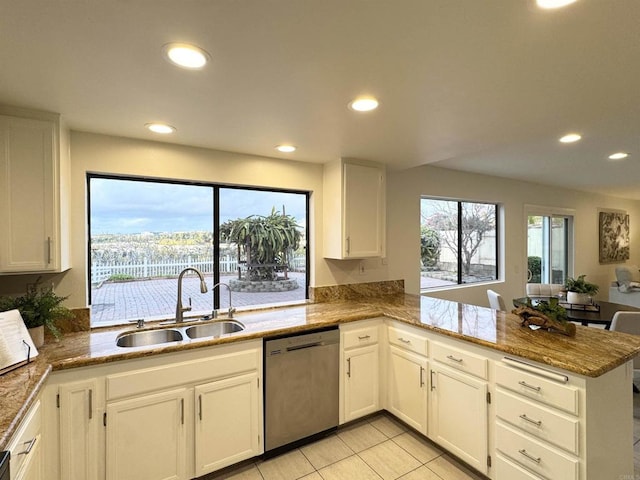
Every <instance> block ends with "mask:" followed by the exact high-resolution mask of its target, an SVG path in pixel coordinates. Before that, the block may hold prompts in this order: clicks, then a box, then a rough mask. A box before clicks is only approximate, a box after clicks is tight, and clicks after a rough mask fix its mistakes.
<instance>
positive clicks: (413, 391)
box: [387, 345, 428, 435]
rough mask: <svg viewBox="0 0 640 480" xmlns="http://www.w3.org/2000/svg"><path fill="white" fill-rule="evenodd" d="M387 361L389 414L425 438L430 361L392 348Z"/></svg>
mask: <svg viewBox="0 0 640 480" xmlns="http://www.w3.org/2000/svg"><path fill="white" fill-rule="evenodd" d="M388 358H389V363H388V382H389V383H388V385H387V391H388V395H389V399H388V410H389V411H390V412H391V413H392V414H394V415H395V416H396V417H398V418H399V419H400V420H402V421H403V422H405V423H406V424H407V425H410V426H411V427H413V428H415V429H416V430H417V431H419V432H420V433H423V434H425V435H426V434H427V383H426V377H427V371H428V362H427V359H426V358H425V357H423V356H421V355H417V354H415V353H412V352H409V351H407V350H403V349H401V348H398V347H395V346H393V345H391V346H390V347H389V357H388Z"/></svg>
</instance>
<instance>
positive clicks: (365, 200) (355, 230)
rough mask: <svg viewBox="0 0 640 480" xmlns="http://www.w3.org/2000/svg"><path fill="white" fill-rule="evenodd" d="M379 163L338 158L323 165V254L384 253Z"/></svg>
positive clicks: (339, 256) (382, 182)
mask: <svg viewBox="0 0 640 480" xmlns="http://www.w3.org/2000/svg"><path fill="white" fill-rule="evenodd" d="M385 185H386V173H385V169H384V166H383V165H379V164H375V163H370V162H363V161H359V160H351V159H341V160H338V161H336V162H330V163H327V164H325V166H324V188H323V195H324V199H323V206H324V213H323V215H324V224H323V232H324V257H325V258H336V259H348V258H367V257H383V256H384V255H385V188H386V187H385Z"/></svg>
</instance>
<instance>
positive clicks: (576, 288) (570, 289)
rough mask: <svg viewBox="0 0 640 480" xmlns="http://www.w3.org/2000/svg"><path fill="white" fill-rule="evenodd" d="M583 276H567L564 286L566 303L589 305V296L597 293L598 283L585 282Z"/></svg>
mask: <svg viewBox="0 0 640 480" xmlns="http://www.w3.org/2000/svg"><path fill="white" fill-rule="evenodd" d="M584 277H586V275H580V276H579V277H578V278H572V277H567V280H566V281H565V282H564V286H565V288H566V289H567V302H568V303H573V304H578V305H589V304H590V303H591V297H593V296H594V295H595V294H596V293H598V289H599V287H598V285H596V284H595V283H589V282H587V281H586V280H585V279H584Z"/></svg>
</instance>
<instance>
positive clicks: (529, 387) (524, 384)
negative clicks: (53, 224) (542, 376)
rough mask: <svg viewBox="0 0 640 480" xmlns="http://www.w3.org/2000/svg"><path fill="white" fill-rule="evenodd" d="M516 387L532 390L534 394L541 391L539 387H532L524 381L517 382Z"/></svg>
mask: <svg viewBox="0 0 640 480" xmlns="http://www.w3.org/2000/svg"><path fill="white" fill-rule="evenodd" d="M518 385H522V386H523V387H525V388H528V389H530V390H534V391H536V392H539V391H540V390H542V389H541V388H540V387H534V386H533V385H529V384H528V383H527V382H525V381H520V382H518Z"/></svg>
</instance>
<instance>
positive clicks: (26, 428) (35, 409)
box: [8, 400, 41, 478]
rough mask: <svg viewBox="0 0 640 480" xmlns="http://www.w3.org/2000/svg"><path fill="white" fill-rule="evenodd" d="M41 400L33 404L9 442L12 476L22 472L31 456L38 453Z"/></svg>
mask: <svg viewBox="0 0 640 480" xmlns="http://www.w3.org/2000/svg"><path fill="white" fill-rule="evenodd" d="M40 417H41V413H40V400H38V401H36V403H34V404H33V406H32V407H31V409H29V412H28V413H27V416H26V417H25V418H24V420H22V423H21V424H20V426H19V427H18V430H17V431H16V433H15V435H14V436H13V437H12V439H11V442H9V448H8V450H9V451H10V452H11V462H10V465H11V477H12V478H13V477H14V476H15V475H16V474H17V473H19V472H20V470H21V468H22V467H23V465H24V464H25V462H26V461H27V460H28V459H29V458H30V456H32V455H35V454H36V453H37V449H36V448H35V447H36V443H37V442H39V441H40V428H41V427H40V425H41V418H40Z"/></svg>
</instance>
